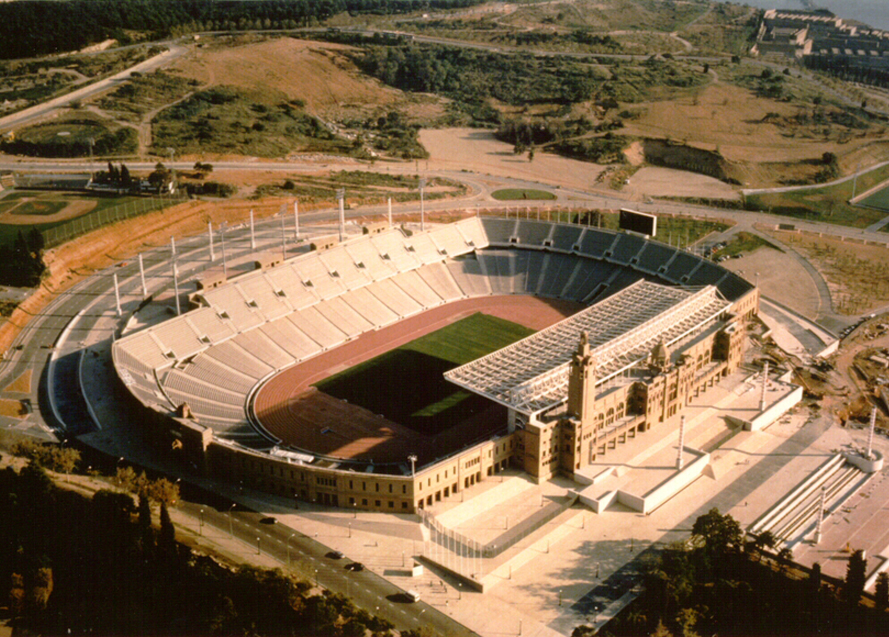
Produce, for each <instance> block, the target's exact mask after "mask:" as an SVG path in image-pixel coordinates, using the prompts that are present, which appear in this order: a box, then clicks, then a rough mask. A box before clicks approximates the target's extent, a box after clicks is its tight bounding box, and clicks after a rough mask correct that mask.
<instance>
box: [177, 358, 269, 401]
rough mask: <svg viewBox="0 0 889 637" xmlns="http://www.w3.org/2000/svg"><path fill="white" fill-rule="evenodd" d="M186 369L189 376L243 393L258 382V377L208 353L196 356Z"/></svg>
mask: <svg viewBox="0 0 889 637" xmlns="http://www.w3.org/2000/svg"><path fill="white" fill-rule="evenodd" d="M186 371H187V372H188V374H189V376H193V377H195V378H197V379H198V380H202V381H204V382H206V383H208V384H210V385H215V386H217V387H222V388H224V389H229V390H231V391H233V392H237V393H242V394H246V393H247V392H248V391H250V388H251V387H253V385H255V384H256V379H255V378H253V377H252V376H248V375H247V374H244V373H243V372H241V371H239V370H237V369H234V368H232V367H229V366H228V365H226V364H224V363H221V362H219V361H218V360H216V359H215V358H211V357H209V356H207V355H206V354H201V355H200V356H198V357H197V358H195V359H194V362H192V363H191V364H190V365H189V366H188V367H187V368H186Z"/></svg>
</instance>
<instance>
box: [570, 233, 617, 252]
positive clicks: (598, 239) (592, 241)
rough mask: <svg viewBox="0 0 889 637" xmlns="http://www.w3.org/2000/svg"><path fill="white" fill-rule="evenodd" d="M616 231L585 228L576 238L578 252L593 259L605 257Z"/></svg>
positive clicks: (615, 237) (613, 240)
mask: <svg viewBox="0 0 889 637" xmlns="http://www.w3.org/2000/svg"><path fill="white" fill-rule="evenodd" d="M617 237H618V233H616V232H612V231H610V230H601V229H599V228H585V229H584V231H583V235H582V236H581V237H580V239H579V240H578V243H577V245H578V250H577V251H578V252H580V253H581V254H585V255H586V256H588V257H593V258H595V259H603V258H605V254H606V253H607V252H608V251H609V250H610V249H611V246H612V245H613V244H614V242H615V240H616V239H617Z"/></svg>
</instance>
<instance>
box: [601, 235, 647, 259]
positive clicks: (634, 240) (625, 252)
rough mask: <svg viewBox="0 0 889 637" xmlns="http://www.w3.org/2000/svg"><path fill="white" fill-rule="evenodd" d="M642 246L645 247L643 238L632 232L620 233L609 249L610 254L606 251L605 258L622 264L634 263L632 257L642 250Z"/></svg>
mask: <svg viewBox="0 0 889 637" xmlns="http://www.w3.org/2000/svg"><path fill="white" fill-rule="evenodd" d="M643 247H645V239H643V238H642V237H638V236H636V235H633V234H621V235H618V237H617V241H616V242H615V243H614V245H612V247H611V249H610V252H611V254H610V255H608V254H607V253H606V258H607V259H608V260H609V261H615V262H617V263H621V264H623V265H634V263H635V262H634V261H633V259H635V258H636V256H637V255H638V254H639V252H641V251H642V248H643Z"/></svg>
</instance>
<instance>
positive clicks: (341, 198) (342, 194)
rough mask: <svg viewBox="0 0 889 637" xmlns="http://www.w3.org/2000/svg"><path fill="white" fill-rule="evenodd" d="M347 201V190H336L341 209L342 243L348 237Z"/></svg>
mask: <svg viewBox="0 0 889 637" xmlns="http://www.w3.org/2000/svg"><path fill="white" fill-rule="evenodd" d="M345 199H346V189H345V188H337V189H336V200H337V204H338V205H339V209H340V241H342V240H343V238H344V237H345V235H346V208H345V203H344V201H345Z"/></svg>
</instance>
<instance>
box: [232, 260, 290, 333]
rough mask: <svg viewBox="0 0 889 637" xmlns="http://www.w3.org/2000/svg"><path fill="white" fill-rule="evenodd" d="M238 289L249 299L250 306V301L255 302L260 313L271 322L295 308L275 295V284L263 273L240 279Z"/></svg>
mask: <svg viewBox="0 0 889 637" xmlns="http://www.w3.org/2000/svg"><path fill="white" fill-rule="evenodd" d="M238 287H240V288H241V291H242V292H243V293H244V296H246V297H247V301H248V305H249V304H250V301H253V302H254V303H255V304H256V306H257V307H258V308H259V311H260V312H262V313H263V315H264V316H265V317H266V319H268V320H270V321H271V320H274V319H276V318H279V317H281V316H284V315H285V314H290V312H292V311H293V308H291V307H290V305H288V304H287V302H286V300H285V299H284V298H283V297H280V296H278V295H277V294H275V290H274V288H273V284H272V283H271V281H269V280H268V279H267V278H266V276H265V274H264V273H263V272H256V273H255V274H251V275H250V276H245V277H243V278H241V279H238Z"/></svg>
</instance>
